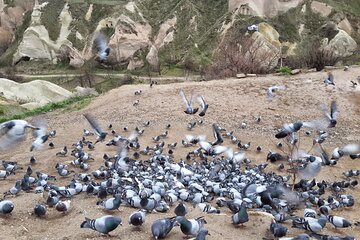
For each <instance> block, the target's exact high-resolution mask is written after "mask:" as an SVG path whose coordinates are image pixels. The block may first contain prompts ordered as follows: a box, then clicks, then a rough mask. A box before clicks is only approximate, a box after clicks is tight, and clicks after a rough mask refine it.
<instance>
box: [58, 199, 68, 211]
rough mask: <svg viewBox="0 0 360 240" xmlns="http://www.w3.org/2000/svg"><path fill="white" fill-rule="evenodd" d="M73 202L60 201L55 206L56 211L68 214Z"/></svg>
mask: <svg viewBox="0 0 360 240" xmlns="http://www.w3.org/2000/svg"><path fill="white" fill-rule="evenodd" d="M70 206H71V201H70V200H66V201H58V202H57V203H56V205H55V209H56V210H57V211H59V212H62V213H67V212H68V211H69V210H70Z"/></svg>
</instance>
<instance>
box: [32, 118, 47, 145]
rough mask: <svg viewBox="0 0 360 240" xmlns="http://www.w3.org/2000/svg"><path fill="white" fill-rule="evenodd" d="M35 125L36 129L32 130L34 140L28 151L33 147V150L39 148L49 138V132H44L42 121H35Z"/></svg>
mask: <svg viewBox="0 0 360 240" xmlns="http://www.w3.org/2000/svg"><path fill="white" fill-rule="evenodd" d="M35 126H36V127H37V129H35V130H34V131H33V135H34V137H35V140H34V141H33V143H32V144H31V147H30V152H31V151H33V150H34V149H35V150H37V149H40V148H41V147H42V146H43V144H44V143H45V142H46V141H47V140H48V138H49V134H46V128H45V124H44V122H43V121H40V120H38V121H37V122H36V123H35Z"/></svg>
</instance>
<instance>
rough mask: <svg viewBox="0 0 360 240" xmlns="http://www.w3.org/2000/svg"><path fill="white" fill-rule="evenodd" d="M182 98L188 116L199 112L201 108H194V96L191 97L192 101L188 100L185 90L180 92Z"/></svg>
mask: <svg viewBox="0 0 360 240" xmlns="http://www.w3.org/2000/svg"><path fill="white" fill-rule="evenodd" d="M180 96H181V98H182V100H183V101H184V103H185V104H186V110H185V111H184V112H185V113H186V114H195V113H197V111H198V110H199V108H193V106H192V104H193V95H191V97H190V101H189V100H188V99H187V98H186V96H185V94H184V92H183V90H180Z"/></svg>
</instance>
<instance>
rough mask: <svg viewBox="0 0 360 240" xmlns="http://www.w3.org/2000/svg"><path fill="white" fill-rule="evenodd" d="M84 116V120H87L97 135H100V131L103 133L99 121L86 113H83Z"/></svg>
mask: <svg viewBox="0 0 360 240" xmlns="http://www.w3.org/2000/svg"><path fill="white" fill-rule="evenodd" d="M84 117H85V118H86V120H88V122H89V123H90V125H91V127H92V128H93V129H94V130H95V132H96V134H97V135H98V136H100V135H101V133H103V130H102V129H101V127H100V125H99V123H98V122H97V121H96V119H95V118H94V117H93V116H91V115H90V114H88V113H86V114H84Z"/></svg>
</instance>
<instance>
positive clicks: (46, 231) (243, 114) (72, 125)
mask: <svg viewBox="0 0 360 240" xmlns="http://www.w3.org/2000/svg"><path fill="white" fill-rule="evenodd" d="M334 75H335V82H336V86H335V87H333V86H324V84H323V79H324V77H325V76H326V73H324V72H321V73H309V74H301V75H297V76H291V77H279V76H267V77H259V78H247V79H227V80H216V81H209V82H187V83H177V84H167V85H157V86H154V87H153V88H149V86H148V85H127V86H122V87H120V88H118V89H114V90H111V91H110V92H108V93H106V94H104V95H101V96H99V97H98V98H96V99H95V100H94V101H93V102H92V103H91V104H90V105H89V106H88V107H86V108H85V109H83V110H81V111H79V112H71V113H64V112H61V111H55V112H52V113H48V114H46V115H43V116H42V117H43V118H44V119H45V120H46V121H47V126H48V128H49V130H52V129H56V130H57V132H58V134H57V137H56V138H54V139H51V140H52V141H53V142H54V144H55V146H56V147H55V149H48V148H47V147H46V148H44V149H43V150H40V151H36V152H33V153H30V152H29V146H30V143H31V139H28V140H27V141H26V142H24V143H22V144H20V145H19V146H17V147H16V148H14V149H12V150H11V151H7V152H3V153H0V160H5V159H6V160H12V161H17V162H19V163H20V164H21V165H22V166H23V167H24V170H26V168H27V165H28V162H29V159H30V157H31V156H32V155H33V156H35V157H36V158H37V159H38V163H37V164H36V165H35V166H34V167H33V169H34V171H37V170H39V171H44V172H47V173H49V174H53V175H57V173H56V170H55V168H54V166H55V164H56V163H58V162H61V163H69V162H70V161H71V160H72V158H71V157H66V158H58V157H55V153H56V152H58V151H59V150H60V149H61V148H63V146H65V145H67V146H68V147H70V146H71V144H72V143H75V142H77V141H78V140H79V139H81V137H82V130H83V128H89V125H88V123H87V122H86V121H85V119H84V117H83V116H82V114H83V113H91V114H93V115H94V116H96V117H97V118H98V120H99V122H100V123H101V124H102V126H104V127H105V126H107V125H108V124H109V123H112V124H113V126H114V128H115V129H116V130H117V132H118V133H119V134H124V135H126V134H128V133H125V132H123V131H122V129H123V127H125V126H127V127H128V128H129V129H134V128H135V127H136V126H140V127H142V124H143V122H145V121H150V122H151V124H150V126H149V127H147V128H145V133H144V135H143V136H141V138H140V144H141V145H142V147H144V146H146V145H149V144H151V145H153V142H152V140H151V137H153V136H155V135H157V134H159V133H161V132H163V131H164V130H165V126H166V125H167V124H168V123H171V124H172V127H171V129H170V131H169V136H168V138H167V139H166V143H169V142H173V141H177V142H180V141H181V139H183V138H184V136H185V134H189V133H191V134H205V135H207V136H208V138H209V139H211V138H212V135H211V125H212V124H213V123H218V124H219V125H220V126H221V127H225V128H226V129H228V130H234V131H235V135H236V136H237V137H238V138H239V139H241V141H242V142H249V141H250V142H251V148H250V149H249V150H248V151H247V157H248V158H250V159H251V160H252V161H253V163H263V162H265V160H266V154H267V151H268V149H275V148H276V147H275V144H276V141H275V138H274V137H273V136H274V133H275V132H276V129H277V128H278V127H279V126H281V125H282V124H284V123H290V122H294V121H296V120H312V119H319V118H321V117H322V112H321V111H320V110H319V109H320V104H322V103H324V104H326V105H329V104H330V102H331V100H333V99H335V100H336V101H337V103H338V107H339V110H340V114H339V121H338V125H337V126H336V128H335V129H331V130H329V133H330V137H329V138H328V140H327V142H326V143H325V144H324V147H325V148H326V149H327V150H328V151H329V152H331V151H332V149H333V148H334V147H336V146H341V145H344V144H348V143H354V142H355V143H360V87H358V88H357V89H356V90H354V89H353V88H351V87H350V85H351V84H350V80H354V79H356V77H357V76H359V75H360V69H359V68H356V69H350V71H348V72H344V71H342V70H335V71H334ZM272 85H285V86H286V90H285V91H280V92H277V93H275V98H274V99H273V101H271V102H269V101H268V100H267V98H266V89H267V88H268V87H269V86H272ZM139 89H141V90H142V91H143V93H142V94H141V95H140V96H135V95H134V92H135V91H136V90H139ZM180 89H183V90H184V91H185V93H190V92H193V93H195V94H202V95H204V97H205V99H206V100H207V101H208V102H209V104H210V108H209V110H208V113H207V115H206V116H205V117H204V124H203V125H201V126H196V127H195V128H194V129H193V130H192V131H191V132H189V131H188V130H187V129H186V125H187V123H188V122H189V121H192V120H194V119H195V120H198V119H199V118H198V117H195V118H194V117H190V116H188V115H186V114H184V113H183V110H184V109H183V108H184V106H183V103H182V102H181V98H180V96H179V90H180ZM136 100H139V105H138V106H135V107H134V106H133V103H134V102H135V101H136ZM257 116H261V117H262V121H261V123H260V124H257V123H255V117H257ZM29 120H30V121H31V119H29ZM242 122H246V123H247V128H246V129H241V128H240V124H241V123H242ZM301 141H302V147H303V148H304V149H309V147H310V145H311V143H312V138H309V137H305V136H302V137H301ZM225 145H227V146H231V143H230V142H228V141H225ZM258 145H260V146H262V148H263V149H264V150H263V151H262V152H261V153H257V152H256V150H255V149H256V146H258ZM233 147H235V146H233ZM189 150H190V149H187V148H183V147H182V146H179V147H177V149H176V150H175V158H176V159H180V158H184V157H185V154H186V153H187V152H188V151H189ZM105 152H106V153H109V154H115V153H116V149H115V148H111V147H106V146H105V144H100V145H98V146H97V147H96V149H95V150H94V151H92V152H91V154H92V156H93V157H94V158H95V162H93V163H91V166H92V167H91V171H93V170H96V169H97V168H98V167H99V166H100V165H102V164H103V160H102V156H103V154H104V153H105ZM70 168H71V167H70ZM275 168H276V166H274V165H271V166H270V167H269V169H268V170H274V169H275ZM349 169H360V164H359V161H358V160H351V159H350V158H344V159H342V160H341V161H339V163H338V164H337V165H336V166H334V167H326V168H324V169H323V170H322V172H321V173H320V175H319V177H318V179H317V180H322V179H324V180H332V181H333V180H334V179H337V180H343V178H342V172H344V171H346V170H349ZM74 170H76V171H78V169H74ZM91 171H89V173H91ZM23 172H24V171H20V172H19V173H18V174H17V175H15V176H14V175H12V176H10V177H9V178H8V179H6V180H0V192H5V191H6V190H8V189H9V188H10V187H11V186H13V185H14V183H15V181H16V179H19V178H21V177H22V176H23ZM70 180H71V177H69V178H59V179H58V180H57V181H56V183H55V184H57V185H62V184H63V185H64V184H68V183H69V181H70ZM347 194H352V195H353V196H354V197H355V199H356V201H355V206H354V207H353V208H351V209H343V210H341V211H336V212H334V213H335V214H336V215H340V216H343V217H345V218H347V219H349V220H350V221H352V222H354V221H358V220H359V217H358V216H359V215H360V203H359V201H358V200H359V199H360V192H359V189H358V187H357V188H355V189H349V190H347ZM11 200H12V201H14V203H15V209H14V211H13V213H12V215H11V216H9V217H1V216H0V223H1V225H0V232H1V236H2V237H3V238H4V239H39V238H41V239H96V238H99V236H100V235H99V234H98V233H95V232H92V231H90V230H86V229H80V227H79V226H80V223H81V222H82V221H83V219H84V217H91V218H93V217H99V216H102V215H105V214H107V213H106V212H104V211H102V210H101V209H99V208H97V206H96V204H95V203H96V201H97V199H96V198H94V197H89V196H85V195H84V194H80V195H78V196H76V197H75V198H74V199H73V200H72V210H71V211H70V212H69V213H68V214H67V215H62V214H59V213H58V212H56V211H55V210H53V209H50V210H49V214H48V216H47V217H46V218H45V219H38V218H36V217H34V216H32V215H30V214H29V212H30V211H31V210H32V208H33V206H34V205H35V204H36V203H38V202H42V201H44V199H43V198H42V197H41V196H40V195H36V194H34V193H24V192H22V193H21V194H20V195H19V196H17V197H15V198H12V199H11ZM120 209H121V210H120V212H114V213H113V214H116V215H119V216H121V217H122V218H123V221H124V224H123V226H120V227H119V228H117V229H116V230H115V231H114V232H113V233H112V235H115V236H116V239H118V238H120V239H124V240H130V239H139V238H142V239H150V235H151V234H150V226H151V223H152V222H153V221H154V220H155V219H157V218H160V217H163V216H165V215H166V216H171V215H172V210H171V212H170V213H167V214H159V213H157V214H154V213H153V214H149V215H148V216H147V220H146V224H145V226H143V227H142V228H141V231H137V230H134V229H133V228H132V227H130V226H129V225H128V224H127V217H128V216H129V214H130V213H131V212H132V211H133V209H129V208H126V207H121V208H120ZM223 213H224V214H222V215H205V218H206V220H207V222H208V224H207V226H206V227H207V228H208V229H209V232H210V233H211V236H208V238H207V239H239V238H241V239H262V238H263V237H264V236H266V232H267V230H266V229H267V228H268V225H269V219H268V218H266V217H263V216H258V215H256V214H254V213H251V214H250V222H249V223H248V224H246V226H245V227H243V228H234V226H233V225H232V224H231V219H230V216H231V214H230V212H229V211H228V210H225V209H223ZM201 215H204V213H201V212H200V211H199V210H197V209H194V210H192V211H191V213H190V216H201ZM287 227H288V228H289V229H290V232H289V235H290V236H293V235H294V234H297V233H300V232H301V231H298V230H294V229H292V228H291V226H290V224H287ZM324 233H326V234H337V235H339V234H342V235H345V234H349V235H353V236H355V237H356V238H360V228H359V227H353V228H350V229H344V230H343V229H341V230H335V229H334V228H333V227H332V226H330V225H327V227H326V229H325V231H324ZM167 239H183V235H182V233H181V232H180V230H179V229H178V228H177V229H175V230H174V231H173V232H172V233H171V235H170V236H169V237H168V238H167Z"/></svg>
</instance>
